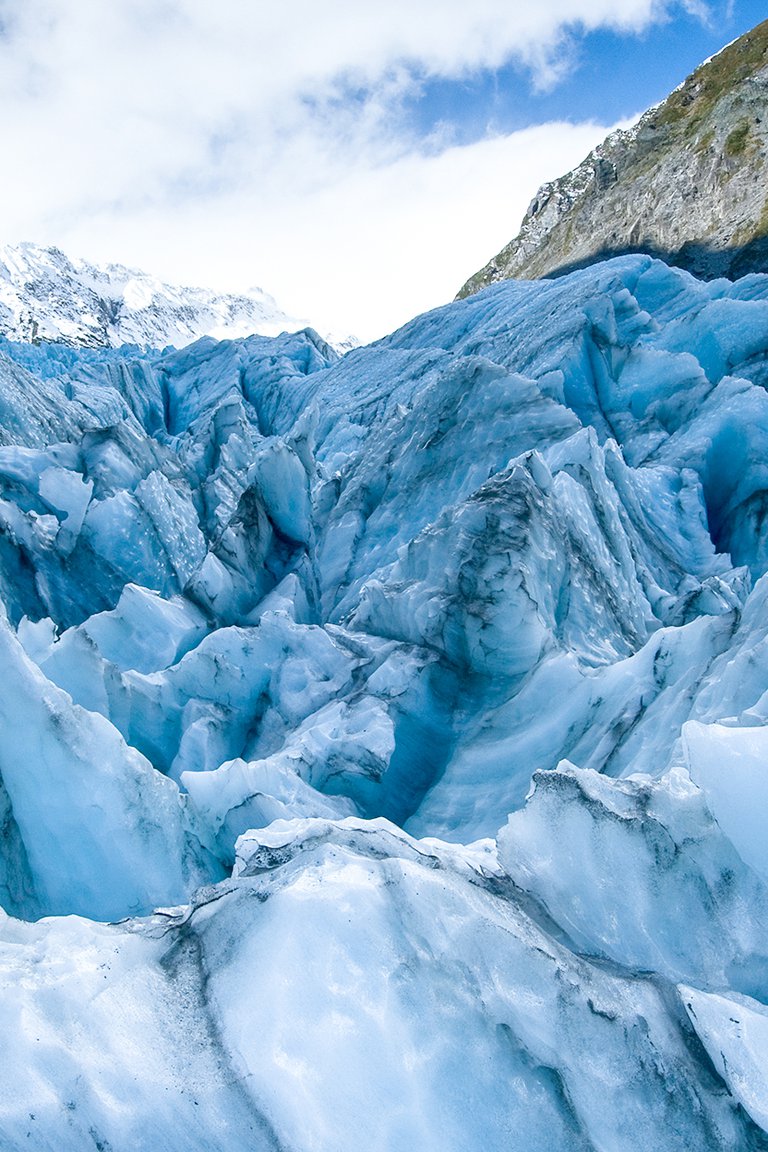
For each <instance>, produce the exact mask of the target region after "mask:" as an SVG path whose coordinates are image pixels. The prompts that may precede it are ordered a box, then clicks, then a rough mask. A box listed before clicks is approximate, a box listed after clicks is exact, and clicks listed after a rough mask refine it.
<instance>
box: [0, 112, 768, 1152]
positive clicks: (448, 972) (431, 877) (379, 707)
mask: <svg viewBox="0 0 768 1152" xmlns="http://www.w3.org/2000/svg"><path fill="white" fill-rule="evenodd" d="M726 105H727V102H726ZM727 106H730V105H727ZM732 130H733V129H729V132H730V131H732ZM724 138H725V139H727V138H728V135H727V134H726V136H725V137H724ZM702 218H703V215H702ZM22 256H23V257H24V259H25V260H26V261H27V263H26V265H25V268H29V267H31V266H32V264H33V263H35V261H38V260H39V262H40V265H39V266H40V267H41V268H42V269H43V271H41V272H40V273H39V275H37V274H36V275H37V279H35V278H33V277H31V276H29V274H28V273H27V272H26V271H25V272H24V273H23V274H20V275H19V276H17V281H16V289H14V290H15V291H17V295H16V296H15V297H13V300H10V301H9V302H8V303H7V307H8V309H9V313H10V316H11V319H9V320H8V321H7V323H8V324H9V325H11V327H10V328H9V330H10V332H11V334H12V335H13V336H14V337H15V339H6V340H4V341H2V342H0V601H1V602H2V608H1V609H0V678H1V679H2V684H3V691H2V693H0V824H1V825H2V830H3V835H2V838H0V905H1V906H2V912H0V1019H2V1020H3V1022H4V1027H3V1028H2V1029H0V1068H1V1069H3V1072H2V1073H0V1147H2V1149H3V1150H5V1149H8V1150H9V1152H17V1150H18V1152H20V1150H21V1149H34V1150H35V1152H37V1150H40V1152H50V1150H51V1149H55V1150H56V1152H83V1150H85V1149H96V1150H97V1152H106V1150H110V1152H134V1150H137V1152H190V1150H193V1152H241V1150H242V1149H244V1148H248V1149H255V1150H270V1152H278V1150H279V1152H360V1149H363V1148H366V1149H367V1148H371V1149H372V1150H373V1152H412V1150H413V1149H419V1152H486V1150H488V1149H494V1150H495V1149H502V1148H504V1149H506V1148H511V1149H521V1150H522V1149H525V1152H594V1150H598V1149H599V1150H601V1152H602V1150H608V1149H610V1150H612V1152H624V1150H627V1152H629V1150H630V1149H632V1150H633V1152H692V1150H693V1152H715V1150H723V1152H726V1150H727V1152H732V1150H734V1149H736V1150H738V1152H742V1150H743V1152H766V1150H768V1103H767V1101H768V942H767V941H766V935H765V923H766V917H767V916H768V837H767V836H766V816H765V813H766V811H767V810H768V775H767V774H766V761H767V760H768V726H767V721H768V613H767V612H766V599H767V598H768V535H767V534H766V512H768V466H767V465H766V461H767V460H768V276H766V275H762V274H757V273H752V274H750V275H748V276H746V277H744V278H742V279H739V280H737V281H735V282H731V281H729V280H727V279H722V278H721V279H715V280H710V281H707V280H701V279H698V278H696V277H695V276H693V275H692V274H690V273H689V272H688V271H685V270H682V269H679V268H670V267H669V266H668V265H667V264H665V263H664V262H662V261H660V260H657V259H654V258H653V257H652V256H650V255H645V254H630V255H623V256H621V257H617V258H614V259H611V260H609V261H603V262H594V263H591V264H590V266H588V267H585V268H583V269H581V270H579V271H576V272H573V273H571V274H569V275H563V276H561V277H558V278H556V279H540V280H537V281H533V282H529V281H523V282H521V281H517V280H503V281H502V282H499V283H495V284H492V285H491V286H489V287H487V288H485V289H484V290H483V291H480V292H477V293H474V294H472V295H470V296H469V297H468V298H467V299H464V300H460V301H457V302H454V303H452V304H448V305H446V306H445V307H443V308H440V309H437V310H436V311H434V312H431V313H428V314H426V315H423V316H420V317H417V318H415V319H414V320H413V321H411V322H410V323H409V324H406V325H405V326H404V327H402V328H401V329H399V330H398V331H397V332H395V333H393V334H392V335H390V336H388V337H386V338H385V339H383V340H381V341H378V342H377V343H375V344H372V345H370V346H368V347H365V348H357V349H353V350H352V351H350V352H348V353H347V354H346V355H345V356H343V357H342V356H339V354H338V353H337V352H336V351H335V350H334V349H333V348H331V347H330V346H329V345H328V344H327V343H326V342H325V341H324V340H323V339H321V338H320V337H319V336H318V335H317V334H316V333H315V332H313V331H312V330H311V329H310V330H304V331H300V332H295V333H284V334H281V335H279V336H277V337H270V336H267V335H249V336H247V337H245V338H242V339H227V340H224V341H217V340H216V339H214V338H213V337H212V336H210V335H208V336H204V337H202V338H201V339H199V340H197V341H195V342H194V343H192V344H190V345H189V346H187V347H183V348H168V347H164V348H163V349H162V350H158V349H156V348H152V347H151V345H150V337H149V333H151V332H163V333H167V332H168V331H169V330H170V329H172V328H173V326H174V325H175V326H176V330H177V331H179V332H180V333H181V332H182V324H186V323H190V324H191V323H192V319H191V318H192V317H195V316H196V317H199V316H201V315H204V314H205V315H207V316H210V315H214V317H215V318H217V317H218V316H219V315H224V314H223V313H222V314H220V313H217V312H216V311H215V307H218V305H215V306H214V303H213V302H212V301H210V300H208V301H207V302H206V301H202V302H201V301H200V300H199V299H197V298H195V299H191V300H190V301H186V300H185V299H184V297H183V295H182V296H179V297H176V296H173V295H172V294H171V293H169V292H167V291H166V292H165V295H164V296H163V295H162V294H160V296H161V305H157V307H155V306H154V305H147V306H145V305H144V304H143V303H142V302H143V301H144V300H145V296H143V295H142V294H141V288H142V284H143V280H142V278H141V277H140V276H137V275H135V274H130V277H129V279H128V280H124V279H122V277H123V272H122V271H120V270H113V271H112V272H110V273H109V276H108V282H107V283H105V282H104V281H102V280H99V279H98V277H97V275H96V274H95V273H91V272H90V271H89V272H87V273H85V272H84V271H83V266H79V265H78V266H75V265H70V264H68V263H65V262H64V258H63V257H62V256H61V254H60V253H57V252H56V251H55V250H54V251H53V252H51V251H48V252H47V253H43V254H42V255H41V254H40V253H39V251H38V250H34V249H26V248H25V249H24V250H23V251H22ZM8 263H9V262H8V261H7V262H6V267H8ZM73 267H74V269H75V272H76V273H77V276H78V277H79V279H77V281H75V280H73V278H72V274H71V273H70V271H69V270H70V268H73ZM57 268H62V269H63V270H64V274H63V276H62V278H61V280H57V276H56V269H57ZM8 271H9V279H8V280H7V283H11V282H12V277H11V275H10V274H11V272H13V269H11V268H9V269H8ZM99 275H101V274H99ZM89 276H92V278H93V280H94V283H90V282H87V281H88V277H89ZM25 277H26V279H25ZM27 281H29V283H31V284H35V283H39V284H42V288H41V289H40V290H37V289H34V290H32V289H30V288H29V287H28V283H27ZM75 283H76V284H79V285H80V287H77V289H76V291H77V292H82V293H83V295H82V296H81V297H78V300H82V301H83V302H82V303H79V302H77V303H75V304H74V305H73V306H71V307H70V305H72V302H73V299H74V296H73V287H72V286H73V284H75ZM86 290H87V292H90V293H92V294H93V295H86ZM120 293H122V295H120ZM22 298H23V299H25V300H28V301H38V300H39V301H41V308H42V310H41V312H40V313H39V315H40V316H41V317H42V318H43V319H42V320H41V319H35V316H32V317H31V318H29V319H26V318H25V312H24V309H25V308H27V306H28V305H27V304H26V303H25V304H24V308H22V307H21V305H20V304H18V301H19V300H21V299H22ZM153 299H156V297H155V296H154V290H153ZM96 300H114V301H116V302H117V303H116V306H115V310H114V311H115V315H111V314H110V315H106V316H104V315H102V313H101V312H100V311H99V307H100V306H99V305H98V304H97V303H95V302H94V301H96ZM14 301H15V302H14ZM120 301H122V302H123V303H122V304H121V303H120ZM257 303H258V302H257ZM118 304H119V307H118V306H117V305H118ZM187 305H189V308H187ZM222 307H225V306H224V305H222ZM14 308H16V309H17V311H16V312H13V309H14ZM206 308H207V309H208V312H206V311H205V309H206ZM125 309H127V311H126V310H125ZM107 311H108V312H109V309H107ZM14 316H15V317H17V319H16V320H15V321H13V322H14V323H17V324H26V325H28V327H26V328H25V329H24V330H23V331H20V330H18V329H13V327H12V324H11V320H12V319H13V317H14ZM224 318H226V315H225V317H224ZM231 318H232V317H231V316H230V319H231ZM43 322H44V323H45V324H46V325H47V326H48V327H47V329H46V332H45V333H43V332H42V331H41V325H42V323H43ZM195 322H196V321H195ZM206 322H207V321H206ZM217 322H218V319H217ZM222 322H223V321H222ZM236 322H238V323H239V322H240V320H239V314H238V316H237V317H236ZM34 323H37V325H38V327H37V328H36V329H35V328H34V327H33V324H34ZM123 325H124V327H123ZM152 325H154V327H152ZM128 331H131V332H133V333H134V334H135V336H137V337H138V336H140V335H142V334H144V335H145V336H146V337H147V338H146V339H136V340H135V344H139V345H141V347H139V348H137V347H136V346H135V345H134V346H127V347H126V346H120V347H114V346H113V345H114V344H115V343H116V342H117V340H118V339H119V338H120V335H121V334H123V333H125V332H128ZM50 334H53V336H54V339H53V340H50V339H47V338H44V337H46V336H48V335H50ZM20 336H23V337H25V338H24V339H19V337H20ZM166 343H168V340H167V336H164V337H163V344H166ZM82 345H86V346H85V347H84V346H82ZM148 345H150V346H148Z"/></svg>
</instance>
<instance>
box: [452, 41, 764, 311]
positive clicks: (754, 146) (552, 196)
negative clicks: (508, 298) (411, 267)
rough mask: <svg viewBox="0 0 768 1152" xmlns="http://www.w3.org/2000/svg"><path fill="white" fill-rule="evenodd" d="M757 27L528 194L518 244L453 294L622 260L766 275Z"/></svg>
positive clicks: (705, 273) (709, 274)
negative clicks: (625, 256)
mask: <svg viewBox="0 0 768 1152" xmlns="http://www.w3.org/2000/svg"><path fill="white" fill-rule="evenodd" d="M767 150H768V21H765V22H763V23H762V24H759V25H758V26H757V27H756V28H754V29H753V30H752V31H751V32H748V33H747V34H746V35H744V36H742V37H741V38H740V39H738V40H735V41H734V42H733V43H732V44H729V45H728V46H727V47H726V48H724V49H723V50H722V51H721V52H719V53H718V54H717V55H716V56H714V57H712V59H711V60H708V61H706V62H705V63H704V64H702V65H701V66H700V67H699V68H697V69H696V71H695V72H694V73H693V74H692V75H691V76H689V77H688V79H687V80H686V81H685V82H684V83H683V84H681V85H680V87H679V88H676V89H675V91H674V92H672V94H671V95H670V96H669V97H667V99H666V100H664V101H663V102H662V103H661V104H658V105H656V106H655V107H654V108H651V109H650V110H649V111H648V112H646V113H645V115H644V116H643V117H642V118H641V119H640V120H639V121H638V122H637V124H635V125H634V126H633V127H632V128H630V129H628V130H619V131H617V132H614V133H612V134H611V135H610V136H608V138H607V139H606V140H605V141H604V142H603V143H602V144H600V145H599V146H598V147H597V148H596V149H595V150H594V151H593V152H591V153H590V154H589V156H588V157H587V158H586V160H584V161H583V163H582V164H580V165H579V167H578V168H576V169H574V171H572V172H569V173H568V174H567V175H565V176H561V177H560V178H559V179H558V180H554V181H552V182H551V183H549V184H544V185H543V186H542V187H541V188H540V189H539V191H538V192H537V193H536V196H535V197H534V199H533V201H532V203H531V205H530V207H529V209H528V211H527V213H526V215H525V217H524V219H523V223H522V226H521V228H520V232H519V234H518V236H517V237H516V238H515V239H514V240H513V241H512V242H511V243H510V244H508V245H507V247H506V248H504V249H502V251H501V252H500V253H499V254H498V255H497V256H496V257H495V258H494V259H493V260H491V261H490V263H489V264H487V265H486V266H485V268H483V269H481V270H480V271H479V272H477V273H476V274H475V275H474V276H473V277H472V278H471V279H470V280H468V281H467V283H466V284H465V285H464V287H463V288H462V289H461V291H460V292H459V297H463V296H470V295H472V293H474V292H478V291H479V290H480V289H481V288H484V287H485V286H486V285H488V284H492V283H495V282H496V281H498V280H506V279H519V280H534V279H539V278H540V277H546V276H554V275H560V274H562V273H563V272H566V271H571V270H573V269H574V268H578V267H582V266H584V265H586V264H591V263H594V262H596V261H598V260H602V259H605V258H606V257H608V256H615V255H619V254H621V253H625V252H648V253H650V254H651V255H653V256H658V257H660V258H661V259H664V260H666V261H667V262H668V263H670V264H674V265H677V266H678V267H682V268H686V269H688V270H689V271H691V272H693V273H694V274H695V275H697V276H699V277H701V278H703V279H714V278H716V277H718V276H728V277H731V278H732V279H735V278H737V277H738V276H742V275H744V274H745V273H747V272H755V271H761V272H764V271H766V270H768V199H766V192H767V190H766V185H765V178H766V168H765V160H766V152H767Z"/></svg>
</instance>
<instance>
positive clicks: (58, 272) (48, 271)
mask: <svg viewBox="0 0 768 1152" xmlns="http://www.w3.org/2000/svg"><path fill="white" fill-rule="evenodd" d="M304 327H306V321H303V320H297V319H295V318H292V317H290V316H286V315H285V313H284V312H281V311H280V309H279V308H278V306H277V304H276V303H275V301H274V300H273V299H272V297H271V296H268V295H267V294H266V293H265V292H262V291H261V289H253V290H252V291H251V292H249V293H247V294H246V295H243V296H233V295H225V294H223V293H216V292H211V291H209V290H208V289H205V288H180V287H178V286H172V285H170V284H163V283H161V282H160V281H159V280H157V279H155V278H154V277H152V276H148V275H147V274H146V273H144V272H137V271H135V270H132V269H130V268H123V267H122V266H121V265H119V264H107V265H106V266H103V267H102V266H97V265H94V264H88V263H87V262H86V261H85V260H70V259H69V258H68V257H67V256H65V255H64V253H63V252H61V251H60V250H59V249H58V248H41V247H39V246H38V245H35V244H18V245H8V246H6V247H4V248H0V334H2V335H4V336H7V337H9V338H11V339H15V340H29V341H40V340H55V341H61V342H62V343H64V344H68V345H74V346H85V347H89V348H102V347H119V345H121V344H138V345H139V346H140V347H148V348H164V347H165V346H166V345H168V344H171V345H174V346H175V347H177V348H181V347H183V346H184V345H185V344H190V343H192V341H193V340H197V339H198V338H199V337H200V336H213V337H215V338H216V339H218V340H225V339H226V340H232V339H237V338H238V337H241V336H250V335H252V334H253V333H259V334H260V335H263V336H277V335H279V333H280V332H294V331H296V330H298V329H299V328H304Z"/></svg>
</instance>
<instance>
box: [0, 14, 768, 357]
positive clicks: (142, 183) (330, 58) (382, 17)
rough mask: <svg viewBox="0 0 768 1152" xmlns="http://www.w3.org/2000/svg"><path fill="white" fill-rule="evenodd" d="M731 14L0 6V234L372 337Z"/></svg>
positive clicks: (413, 306) (741, 21) (697, 55)
mask: <svg viewBox="0 0 768 1152" xmlns="http://www.w3.org/2000/svg"><path fill="white" fill-rule="evenodd" d="M766 16H768V5H766V4H765V2H763V3H761V4H758V3H756V2H754V0H535V2H534V3H530V2H529V0H523V2H521V0H472V3H469V2H468V0H385V2H383V3H382V2H379V3H372V2H371V3H369V2H368V0H215V2H213V0H108V2H105V0H0V155H1V156H2V157H3V164H2V179H0V243H5V244H12V243H17V242H19V241H22V240H30V241H33V242H36V243H40V244H55V245H57V246H59V247H60V248H62V249H63V250H64V251H65V252H66V253H67V254H68V255H71V256H80V257H83V258H86V259H89V260H94V261H98V262H109V261H114V262H118V263H122V264H127V265H128V266H130V267H136V268H141V269H143V270H145V271H147V272H151V273H153V274H155V275H156V276H158V277H160V278H162V279H165V280H167V281H170V282H172V283H181V284H185V283H186V284H193V285H201V286H209V287H212V288H218V289H224V290H229V291H243V290H246V289H248V288H249V287H255V286H259V287H261V288H263V289H265V290H266V291H268V292H270V293H271V294H272V295H274V296H275V297H276V299H277V301H278V303H279V304H280V305H281V306H282V307H283V308H284V309H285V310H286V311H287V312H289V313H290V314H291V315H294V316H299V317H303V318H306V319H307V320H309V321H310V322H311V323H312V324H313V325H314V326H315V327H317V328H318V329H319V330H321V331H323V332H324V333H328V332H331V333H333V334H334V335H335V336H337V337H339V338H341V337H344V336H346V335H348V334H354V335H356V336H357V337H358V338H360V339H362V340H369V339H374V338H376V337H378V336H380V335H383V334H385V333H386V332H388V331H391V330H393V329H394V328H395V327H397V326H398V325H399V324H402V323H404V322H405V321H406V320H408V319H409V318H410V317H412V316H413V315H415V314H417V313H418V312H421V311H425V310H426V309H428V308H432V307H435V306H437V305H440V304H443V303H445V302H446V301H448V300H450V299H451V298H452V297H453V296H454V295H455V293H456V292H457V291H458V289H459V288H460V287H461V285H462V283H463V282H464V281H465V280H466V279H467V278H468V277H469V276H470V275H471V274H472V273H473V272H475V271H477V270H478V268H480V267H482V266H483V265H484V264H485V263H486V262H487V261H488V260H489V259H490V258H491V257H492V256H493V255H494V254H495V253H496V252H497V251H498V250H499V249H500V248H501V247H503V246H504V244H506V243H508V242H509V241H510V240H511V239H512V238H513V236H514V235H515V234H516V232H517V230H518V227H519V224H520V220H521V218H522V215H523V213H524V212H525V209H526V207H527V205H528V204H529V202H530V201H531V199H532V198H533V196H534V194H535V192H536V189H537V188H538V186H539V185H540V184H541V183H542V182H543V181H544V180H548V179H553V178H555V177H556V176H558V175H561V174H562V173H563V172H566V171H568V170H569V169H571V168H572V167H574V166H575V165H576V164H577V163H579V162H580V161H581V160H582V159H583V158H584V156H585V155H586V154H587V153H588V152H589V151H590V149H591V148H592V147H594V145H596V144H597V143H599V141H600V140H602V139H603V137H604V136H605V135H606V133H607V132H608V131H609V130H610V128H612V127H613V126H615V125H618V124H625V123H627V122H629V121H631V120H632V119H634V118H636V117H637V116H638V115H639V114H640V113H642V112H643V111H644V110H645V109H646V108H647V107H649V106H650V105H651V104H653V103H655V102H656V101H658V100H660V99H662V98H663V97H664V96H665V95H666V94H667V93H668V92H669V91H670V90H671V89H672V88H674V87H675V86H676V85H677V84H679V83H680V82H681V81H682V80H683V79H684V78H685V76H686V75H687V74H688V73H689V72H690V71H691V70H692V69H693V68H694V67H695V66H696V65H697V64H698V63H700V62H701V60H703V59H704V58H706V57H707V56H709V55H711V54H712V53H714V52H716V51H717V50H718V49H719V48H721V47H722V46H723V45H724V44H726V43H727V42H729V41H730V40H732V39H734V38H735V37H737V36H739V35H740V34H741V33H742V32H744V31H746V30H747V29H748V28H750V27H752V26H753V25H754V24H756V23H758V22H759V21H760V20H762V19H764V18H766Z"/></svg>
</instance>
